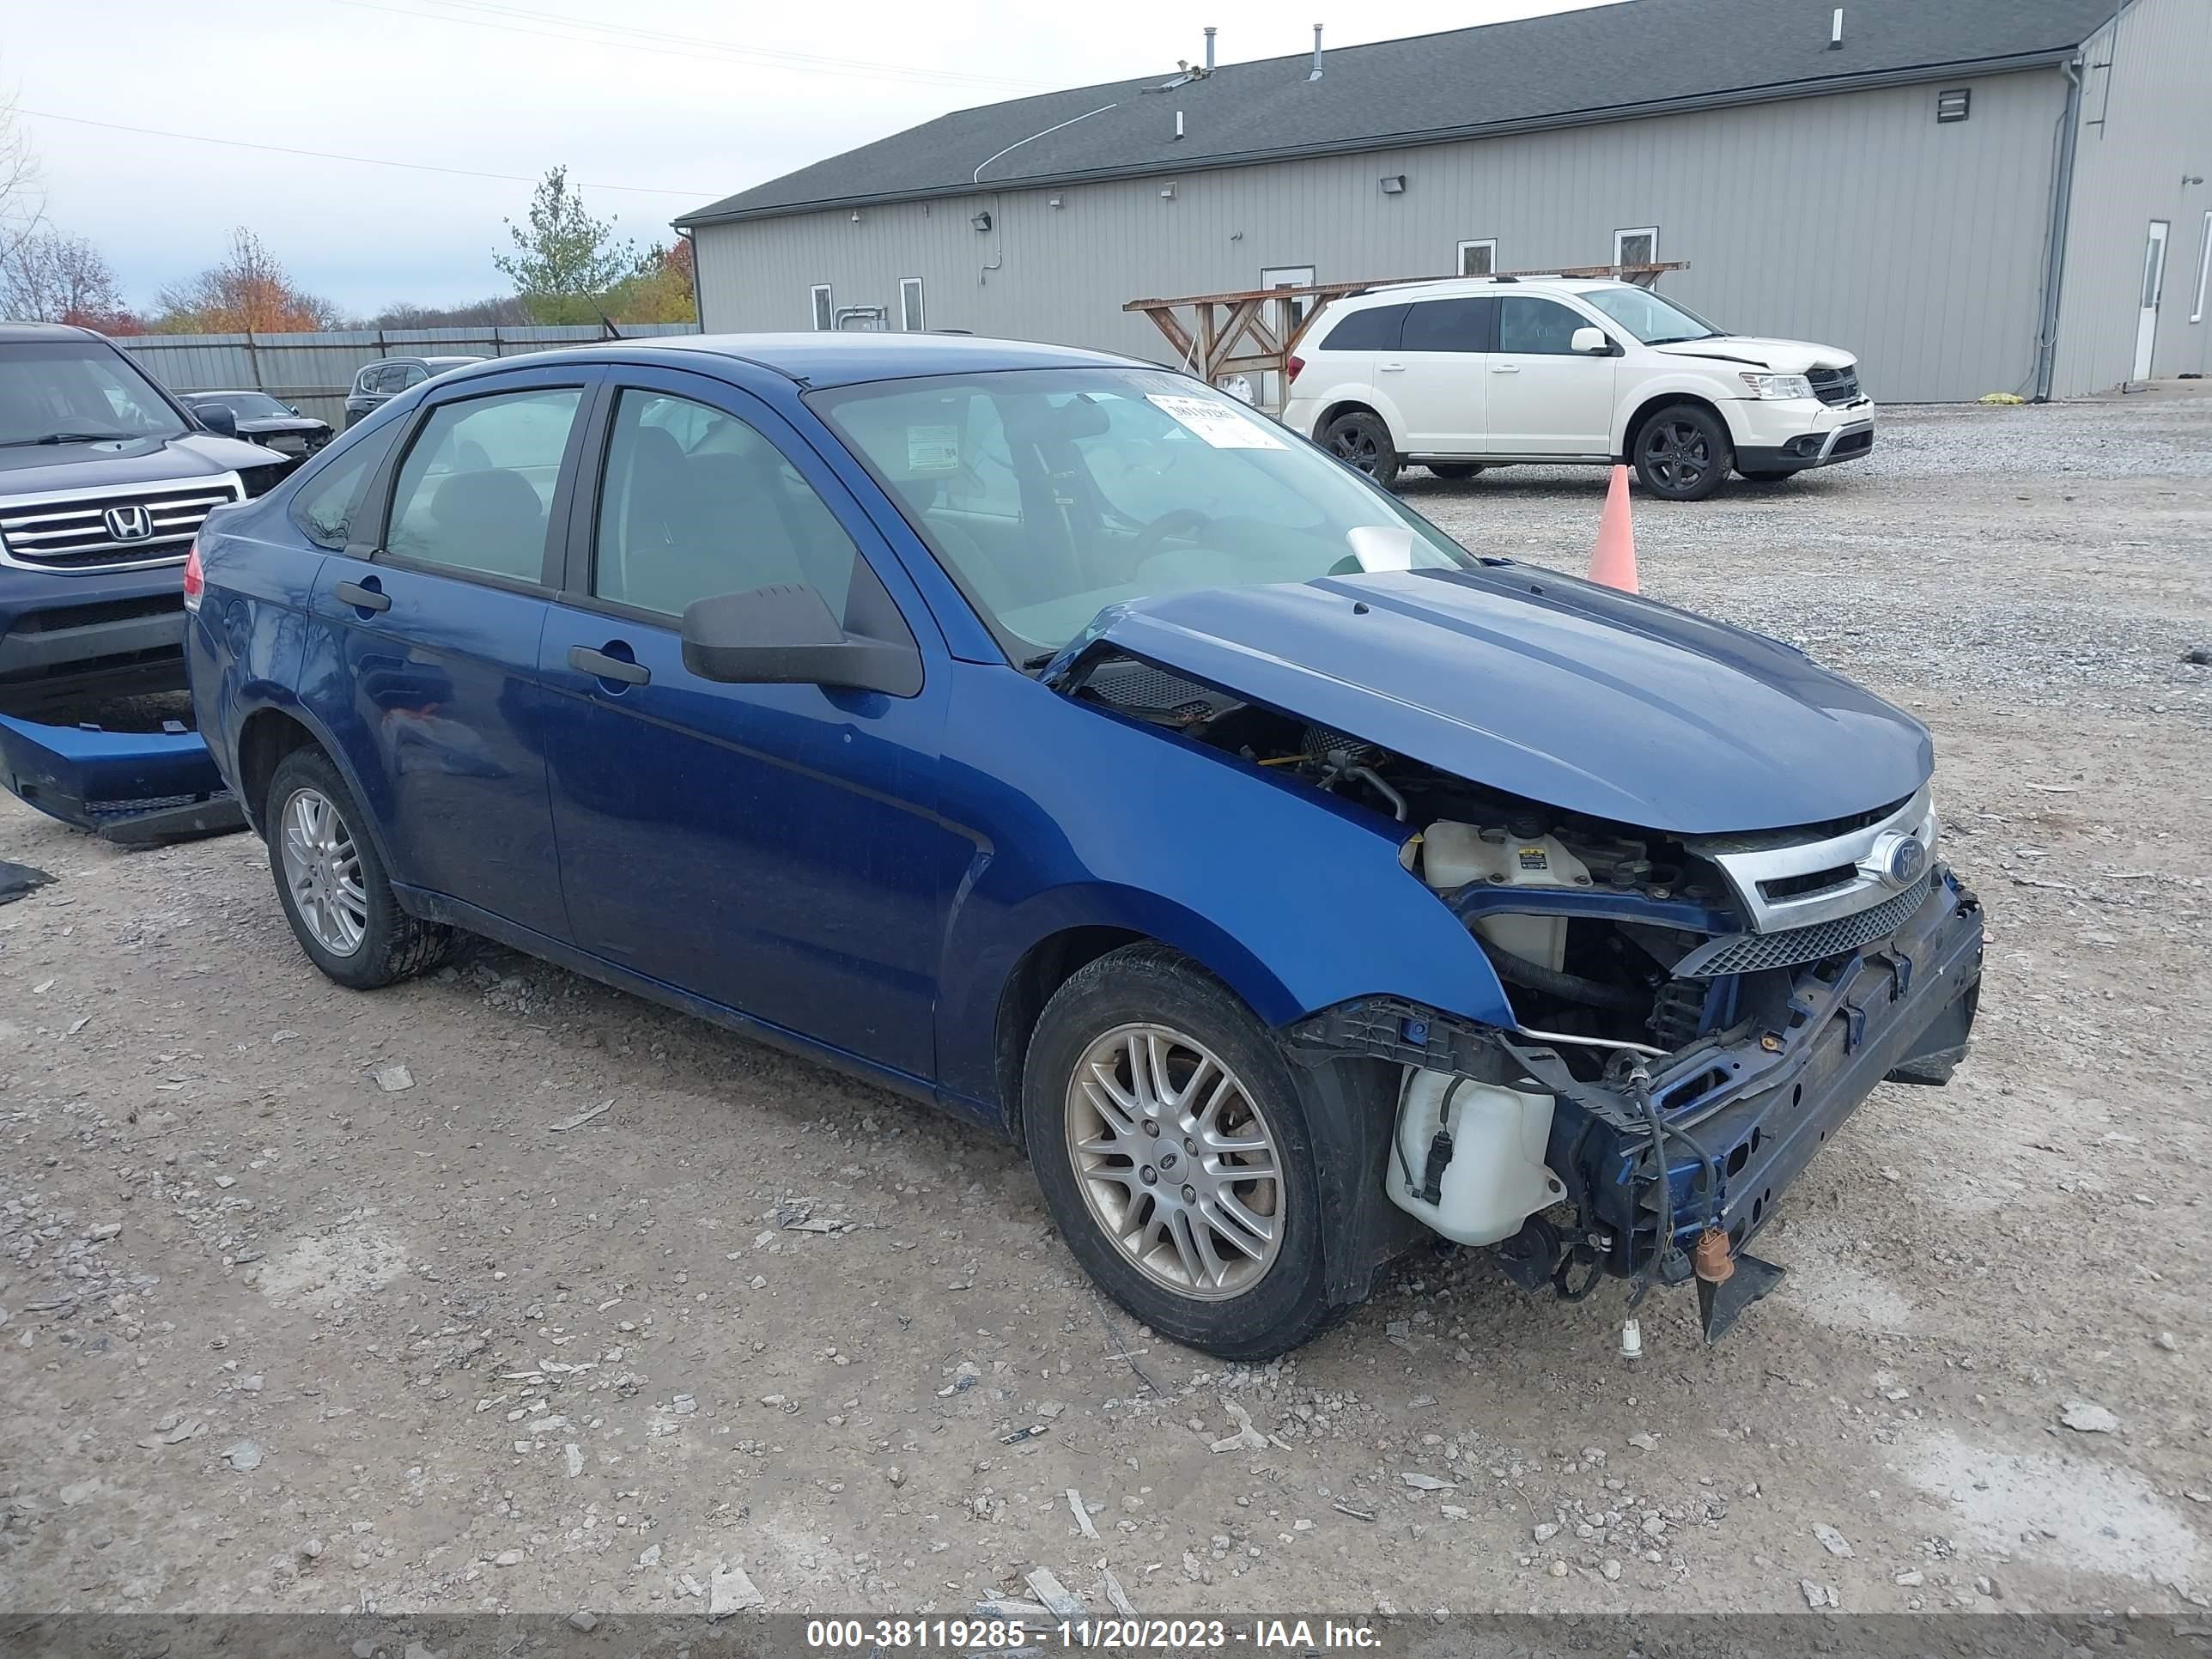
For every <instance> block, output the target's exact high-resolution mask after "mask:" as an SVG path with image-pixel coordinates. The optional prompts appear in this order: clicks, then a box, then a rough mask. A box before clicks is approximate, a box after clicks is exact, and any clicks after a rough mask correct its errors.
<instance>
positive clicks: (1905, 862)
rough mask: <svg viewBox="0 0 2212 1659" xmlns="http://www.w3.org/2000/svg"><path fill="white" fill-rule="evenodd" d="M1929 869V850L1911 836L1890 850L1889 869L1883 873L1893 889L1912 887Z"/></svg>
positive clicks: (1905, 837) (1904, 838) (1903, 838)
mask: <svg viewBox="0 0 2212 1659" xmlns="http://www.w3.org/2000/svg"><path fill="white" fill-rule="evenodd" d="M1927 867H1928V849H1927V848H1925V847H1923V846H1922V845H1921V844H1920V843H1919V842H1917V840H1915V839H1914V838H1913V837H1912V836H1904V837H1902V838H1901V839H1900V840H1899V842H1898V843H1897V845H1896V846H1894V847H1893V848H1890V849H1889V867H1888V869H1887V871H1885V872H1883V873H1884V874H1885V875H1887V877H1888V878H1889V884H1890V885H1891V886H1893V887H1910V886H1911V885H1912V884H1913V883H1914V882H1916V881H1917V880H1919V879H1920V875H1921V872H1923V870H1925V869H1927Z"/></svg>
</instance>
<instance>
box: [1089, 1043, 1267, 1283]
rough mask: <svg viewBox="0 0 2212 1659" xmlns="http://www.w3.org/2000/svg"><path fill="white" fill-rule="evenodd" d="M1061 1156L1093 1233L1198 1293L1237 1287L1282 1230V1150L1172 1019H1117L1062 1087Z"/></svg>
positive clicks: (1245, 1099)
mask: <svg viewBox="0 0 2212 1659" xmlns="http://www.w3.org/2000/svg"><path fill="white" fill-rule="evenodd" d="M1063 1116H1064V1120H1065V1122H1066V1135H1067V1153H1068V1159H1069V1162H1070V1163H1071V1164H1073V1167H1074V1170H1075V1176H1076V1181H1077V1184H1078V1185H1079V1187H1080V1188H1081V1189H1082V1193H1083V1198H1084V1202H1085V1204H1086V1205H1087V1206H1089V1207H1090V1211H1091V1216H1092V1218H1093V1219H1095V1220H1096V1221H1097V1224H1098V1226H1099V1229H1100V1231H1103V1233H1105V1235H1106V1236H1107V1237H1109V1238H1110V1239H1112V1240H1113V1241H1114V1243H1115V1247H1116V1248H1117V1249H1119V1250H1120V1251H1121V1254H1122V1255H1124V1256H1126V1257H1127V1259H1128V1260H1129V1261H1131V1262H1132V1263H1133V1264H1134V1265H1135V1267H1137V1268H1138V1269H1139V1271H1140V1272H1142V1273H1144V1274H1145V1275H1146V1277H1147V1278H1148V1279H1152V1280H1154V1281H1155V1282H1156V1283H1158V1284H1160V1285H1165V1286H1166V1287H1167V1288H1168V1289H1170V1290H1171V1291H1176V1292H1178V1293H1179V1294H1181V1295H1183V1296H1188V1297H1196V1298H1199V1299H1201V1300H1206V1301H1217V1300H1222V1299H1225V1298H1227V1297H1234V1296H1240V1295H1242V1294H1243V1293H1244V1292H1245V1291H1248V1290H1249V1289H1250V1288H1251V1287H1252V1286H1253V1285H1255V1284H1256V1283H1257V1282H1258V1281H1259V1280H1260V1279H1261V1277H1262V1276H1263V1275H1264V1274H1265V1273H1267V1269H1268V1268H1269V1267H1271V1266H1272V1265H1273V1262H1274V1261H1275V1257H1276V1254H1277V1252H1278V1251H1279V1249H1280V1248H1281V1245H1282V1237H1283V1223H1284V1215H1283V1209H1284V1200H1285V1185H1284V1182H1283V1176H1282V1162H1281V1157H1280V1153H1279V1148H1278V1146H1277V1143H1276V1140H1275V1138H1274V1134H1273V1131H1272V1130H1271V1129H1270V1128H1269V1127H1268V1124H1267V1115H1266V1114H1265V1113H1264V1112H1263V1111H1262V1110H1261V1108H1260V1105H1259V1103H1257V1102H1256V1101H1255V1100H1254V1099H1253V1098H1252V1096H1251V1094H1250V1092H1249V1091H1248V1090H1247V1089H1246V1088H1245V1086H1244V1085H1243V1082H1242V1081H1241V1080H1240V1079H1238V1078H1237V1075H1236V1074H1235V1073H1232V1072H1231V1071H1230V1070H1229V1068H1228V1067H1227V1066H1224V1065H1223V1064H1222V1062H1221V1061H1220V1060H1218V1058H1217V1057H1216V1056H1215V1055H1214V1054H1212V1053H1211V1052H1210V1051H1209V1050H1207V1049H1206V1048H1205V1047H1203V1046H1202V1045H1201V1044H1200V1043H1199V1042H1196V1041H1195V1040H1194V1039H1193V1038H1191V1037H1189V1036H1185V1035H1184V1034H1183V1033H1182V1032H1180V1031H1177V1030H1175V1029H1173V1028H1172V1027H1170V1026H1167V1025H1161V1024H1131V1025H1121V1026H1116V1027H1115V1028H1114V1029H1113V1030H1109V1031H1108V1032H1106V1033H1105V1034H1104V1035H1103V1036H1100V1037H1099V1038H1098V1039H1097V1041H1095V1042H1092V1043H1091V1046H1090V1047H1089V1048H1087V1049H1085V1051H1084V1054H1083V1058H1082V1059H1081V1060H1079V1062H1078V1063H1077V1065H1076V1067H1075V1070H1074V1073H1073V1077H1072V1078H1071V1079H1070V1080H1069V1083H1068V1089H1067V1103H1066V1112H1065V1113H1064V1114H1063Z"/></svg>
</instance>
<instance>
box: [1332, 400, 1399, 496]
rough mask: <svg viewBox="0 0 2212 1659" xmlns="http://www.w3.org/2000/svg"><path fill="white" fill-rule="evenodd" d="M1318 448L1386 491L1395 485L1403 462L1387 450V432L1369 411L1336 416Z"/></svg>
mask: <svg viewBox="0 0 2212 1659" xmlns="http://www.w3.org/2000/svg"><path fill="white" fill-rule="evenodd" d="M1321 447H1322V448H1323V449H1326V450H1327V451H1328V453H1330V454H1332V455H1334V456H1335V457H1336V459H1338V460H1340V461H1342V462H1343V463H1344V464H1345V465H1346V466H1349V467H1352V468H1354V469H1356V470H1357V471H1361V472H1364V473H1365V474H1366V475H1367V476H1368V477H1370V478H1372V479H1374V480H1375V482H1376V483H1379V484H1381V485H1382V486H1383V488H1384V489H1389V487H1390V486H1391V485H1392V484H1394V483H1397V482H1398V468H1399V467H1400V466H1401V465H1402V462H1401V459H1400V457H1399V454H1398V452H1397V451H1396V450H1395V449H1394V448H1392V447H1390V428H1389V426H1387V425H1386V424H1384V422H1383V417H1382V416H1380V415H1377V414H1376V412H1375V411H1374V410H1371V409H1355V410H1349V411H1347V412H1346V413H1345V414H1342V415H1340V416H1337V417H1336V418H1335V419H1334V420H1333V421H1331V422H1329V423H1328V425H1327V426H1325V427H1323V428H1322V434H1321Z"/></svg>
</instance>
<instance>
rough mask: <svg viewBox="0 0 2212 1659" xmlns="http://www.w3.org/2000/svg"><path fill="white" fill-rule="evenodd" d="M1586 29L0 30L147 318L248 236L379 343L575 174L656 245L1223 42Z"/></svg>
mask: <svg viewBox="0 0 2212 1659" xmlns="http://www.w3.org/2000/svg"><path fill="white" fill-rule="evenodd" d="M1576 3H1589V0H1458V3H1446V0H1400V3H1398V4H1396V5H1394V6H1391V7H1389V8H1387V9H1386V8H1383V7H1379V6H1356V7H1355V6H1346V5H1342V4H1340V3H1336V0H1331V3H1329V4H1328V5H1327V6H1325V7H1323V6H1318V5H1317V6H1316V8H1315V9H1313V11H1312V14H1311V15H1308V14H1307V13H1306V12H1291V11H1288V10H1285V9H1284V8H1282V7H1281V6H1279V5H1269V4H1263V3H1261V0H1201V4H1200V7H1199V8H1198V9H1193V8H1192V7H1190V6H1188V5H1186V4H1183V3H1180V0H1117V3H1115V4H1112V5H1110V6H1108V7H1104V8H1095V7H1091V6H1074V5H1069V6H1040V5H1036V4H1013V3H1008V0H982V3H977V4H972V5H969V6H968V7H964V8H944V7H915V6H893V5H887V4H883V3H879V0H857V3H847V4H844V5H842V6H839V7H836V8H834V9H828V10H817V9H815V8H813V7H811V6H808V5H803V4H787V5H778V6H773V7H769V6H755V5H737V4H731V3H727V0H656V3H653V4H650V5H639V4H634V3H620V0H193V3H191V4H189V5H179V4H177V3H175V0H102V3H100V4H99V5H97V6H91V5H82V4H75V3H71V4H53V3H29V0H0V10H4V11H5V12H6V13H7V14H8V17H7V24H6V27H5V28H4V29H0V91H5V92H8V93H11V94H13V95H14V97H15V100H16V102H17V104H18V106H19V107H20V110H21V122H22V125H23V126H24V128H25V129H26V131H27V132H28V134H29V136H30V137H31V139H32V141H33V143H34V144H35V146H36V148H37V150H38V153H39V156H40V163H41V171H42V173H43V178H44V184H45V189H46V210H47V214H48V216H49V218H50V219H51V221H52V223H53V224H54V225H55V226H56V227H57V228H60V229H62V230H64V231H66V232H68V233H70V234H74V235H82V236H88V237H90V238H91V239H92V240H94V242H95V243H97V244H98V245H99V246H100V248H101V250H102V251H103V252H105V253H106V256H107V258H108V259H109V261H110V262H111V263H112V264H113V265H114V267H115V269H116V270H117V272H118V275H119V276H121V278H122V280H123V284H124V288H125V293H126V295H127V296H128V297H129V299H130V300H131V301H132V302H133V303H134V304H137V305H141V306H143V305H148V304H150V302H151V301H152V299H153V296H154V292H155V289H157V288H159V287H160V286H161V283H164V282H167V281H170V280H172V279H174V278H176V277H179V276H188V275H190V274H191V272H193V271H195V270H200V269H203V268H204V267H205V266H206V265H208V264H211V263H212V262H213V261H214V260H215V258H216V257H217V256H218V254H219V253H220V252H221V251H222V243H223V240H224V238H225V237H226V235H227V234H228V231H229V228H230V227H232V226H233V225H238V224H244V225H249V226H251V227H252V228H253V229H254V230H256V231H258V233H259V234H260V235H261V236H262V238H263V240H264V241H265V242H266V243H267V244H268V245H269V246H270V249H271V250H272V251H273V252H276V255H277V256H278V257H279V258H281V259H283V262H284V263H285V264H286V265H287V266H288V267H289V270H291V271H292V273H293V275H294V276H295V278H296V279H297V280H298V281H299V282H300V283H301V285H302V286H303V287H306V288H307V289H311V290H312V291H313V292H315V293H318V294H321V295H325V296H326V297H327V298H329V299H331V300H332V301H336V302H337V304H338V306H339V307H341V308H342V309H343V310H345V311H347V312H349V313H356V314H368V313H373V312H374V311H376V310H378V309H380V308H381V307H384V306H386V305H388V304H392V303H393V302H396V301H415V302H417V303H421V304H443V303H452V302H456V301H466V300H474V299H481V298H483V297H485V296H486V295H492V294H496V293H499V292H501V291H502V290H503V289H504V287H505V284H504V282H503V280H502V279H501V277H500V276H499V275H498V274H497V273H496V272H495V270H493V269H492V266H491V255H492V253H493V252H494V251H495V249H497V248H500V247H502V246H505V245H506V244H505V233H504V231H503V230H502V228H501V224H500V220H501V216H514V217H517V218H520V216H521V215H522V211H523V209H524V207H525V205H526V202H527V200H528V197H529V190H530V186H529V183H528V182H527V181H528V180H530V179H534V178H535V177H536V176H537V175H538V173H542V172H543V171H544V168H545V167H548V166H550V165H552V164H555V163H562V162H565V163H566V164H567V165H568V168H569V176H570V177H571V178H572V179H575V180H578V181H580V182H581V183H582V184H583V185H585V186H586V189H585V192H584V193H585V198H586V203H587V204H589V205H590V206H591V207H592V210H594V211H596V212H599V213H601V214H607V213H613V214H617V215H618V216H620V228H621V229H622V230H623V231H624V232H626V233H629V234H634V235H635V236H636V237H637V238H638V239H639V240H641V241H646V240H655V239H660V240H665V239H666V238H667V237H668V235H669V234H670V233H669V231H668V228H667V226H668V221H669V220H670V219H671V217H673V216H675V215H677V214H678V213H680V212H683V211H684V210H687V209H690V208H693V207H696V206H699V205H702V204H704V203H707V202H709V201H712V200H714V198H716V197H720V196H726V195H728V194H730V193H731V192H732V191H738V190H741V189H743V188H744V187H745V186H746V185H754V184H757V183H759V182H760V181H762V180H763V179H772V178H775V177H776V176H777V175H778V174H780V173H787V172H789V171H791V170H792V169H793V168H794V167H801V166H804V165H805V163H807V162H809V161H817V160H819V159H820V158H822V157H823V156H825V155H835V154H836V153H837V152H838V151H840V150H844V149H851V148H852V147H853V146H854V145H855V144H860V143H866V142H868V141H869V140H871V139H874V138H879V137H884V135H886V134H889V133H892V132H896V131H900V130H901V129H902V128H905V127H908V126H912V125H915V123H917V122H920V121H924V120H927V119H928V118H931V117H933V116H935V115H939V114H942V113H943V112H945V111H947V110H951V109H959V108H964V107H968V106H973V105H976V104H987V103H994V102H996V101H998V100H1000V99H1004V98H1010V97H1018V96H1020V95H1022V94H1024V93H1028V92H1044V91H1050V90H1053V89H1055V88H1062V87H1071V86H1080V85H1084V84H1085V83H1087V82H1095V81H1110V80H1116V79H1121V78H1124V77H1127V76H1137V75H1143V74H1149V73H1151V72H1152V71H1154V70H1172V68H1173V67H1174V64H1175V60H1176V58H1194V59H1195V58H1200V57H1201V56H1202V54H1203V49H1204V42H1203V40H1202V38H1201V36H1200V25H1201V24H1203V23H1205V22H1207V21H1211V22H1213V23H1215V24H1217V25H1218V27H1219V28H1220V30H1221V34H1220V40H1219V56H1220V60H1221V61H1222V62H1225V63H1229V62H1235V61H1237V60H1240V59H1244V58H1270V57H1278V56H1281V55H1283V54H1285V53H1289V52H1302V51H1305V50H1307V49H1309V48H1310V46H1311V44H1312V26H1313V24H1314V23H1315V22H1316V21H1319V22H1322V23H1323V24H1325V25H1326V26H1327V34H1326V36H1325V40H1326V42H1327V44H1328V45H1329V46H1351V45H1353V44H1356V43H1358V42H1360V41H1364V40H1382V39H1385V38H1388V37H1390V36H1395V35H1405V34H1419V33H1426V32H1429V31H1431V30H1436V29H1444V28H1457V27H1466V26H1468V25H1469V24H1474V23H1487V22H1496V21H1502V20H1504V19H1507V18H1511V17H1522V16H1528V15H1533V14H1534V13H1538V12H1547V11H1558V10H1562V9H1565V8H1566V7H1567V6H1568V5H1571V4H1576ZM61 117H76V118H80V120H81V121H82V120H89V121H97V122H106V123H112V124H121V125H128V126H132V127H139V128H155V129H159V130H161V131H163V132H166V133H173V134H191V135H196V136H197V137H201V138H222V139H228V140H233V141H237V142H240V143H248V144H254V145H275V146H284V147H289V148H291V149H308V150H321V151H325V152H330V153H334V154H338V155H350V156H369V157H375V158H379V159H380V160H384V161H407V162H413V163H417V164H422V165H426V166H430V167H449V168H456V169H463V170H466V171H470V172H475V173H495V174H508V175H513V176H514V177H513V179H499V178H490V179H485V178H467V177H459V176H455V175H453V174H452V173H431V172H416V171H408V170H405V169H402V168H398V167H374V166H363V165H359V164H356V163H354V162H349V161H331V160H322V159H316V158H313V157H307V156H297V155H281V154H276V153H273V152H272V151H270V150H268V149H238V148H232V147H229V146H226V145H219V144H213V143H194V142H190V141H188V140H184V139H179V138H175V137H149V136H146V135H145V134H143V133H139V132H126V131H113V130H112V129H110V128H106V127H100V126H90V125H80V124H79V122H76V121H69V120H64V119H61ZM518 180H519V181H518ZM614 185H623V186H628V187H629V188H625V189H621V190H617V189H613V188H610V186H614Z"/></svg>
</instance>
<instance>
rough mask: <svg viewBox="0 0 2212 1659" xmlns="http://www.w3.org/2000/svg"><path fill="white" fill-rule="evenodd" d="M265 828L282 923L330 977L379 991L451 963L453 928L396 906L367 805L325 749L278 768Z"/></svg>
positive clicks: (297, 753)
mask: <svg viewBox="0 0 2212 1659" xmlns="http://www.w3.org/2000/svg"><path fill="white" fill-rule="evenodd" d="M261 822H262V823H263V825H264V827H265V829H266V830H267V833H268V837H269V870H270V874H271V875H273V876H274V877H275V878H276V898H277V902H279V903H281V904H282V905H283V907H284V919H285V920H286V921H289V922H290V923H291V924H292V934H293V937H294V938H295V939H298V940H299V941H300V948H301V950H303V951H306V952H307V957H308V959H309V960H310V961H312V962H313V963H314V964H315V966H316V967H318V968H319V969H322V970H323V972H324V973H325V974H326V975H329V976H330V977H331V979H334V980H336V981H337V982H338V983H339V984H341V985H343V986H348V987H351V988H352V989H354V990H356V991H368V990H374V988H376V987H378V986H380V985H389V984H391V983H392V982H393V981H395V980H402V979H406V978H409V977H410V976H411V975H416V974H419V973H421V972H422V971H423V969H427V968H434V967H435V966H436V965H437V964H438V963H440V962H441V961H442V960H443V959H444V958H445V956H446V952H447V950H449V949H450V948H451V946H452V944H453V930H452V929H451V928H448V927H437V926H435V925H434V924H432V923H430V922H427V921H422V920H421V919H419V918H418V917H415V916H411V915H408V914H407V912H406V911H404V910H403V909H401V908H399V901H398V899H397V898H395V897H394V896H392V883H391V881H390V879H389V878H387V877H386V874H385V872H384V861H383V860H381V859H380V858H379V857H378V856H377V852H376V847H375V844H374V842H371V841H370V840H369V838H368V836H367V835H366V834H365V833H364V832H363V830H362V811H361V807H360V805H359V804H358V803H357V802H356V801H355V799H354V798H353V792H352V791H351V790H350V789H349V788H347V787H346V783H345V780H344V779H343V777H341V776H340V775H338V769H337V767H335V766H333V765H332V764H331V760H330V757H328V756H327V755H325V754H324V753H323V751H322V750H319V749H313V748H308V749H295V750H293V751H292V752H291V753H290V754H289V755H287V756H285V757H284V758H283V761H282V762H280V763H278V765H277V768H276V775H275V776H274V777H272V778H270V781H269V793H268V795H267V797H266V798H265V799H264V802H263V804H262V816H261Z"/></svg>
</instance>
